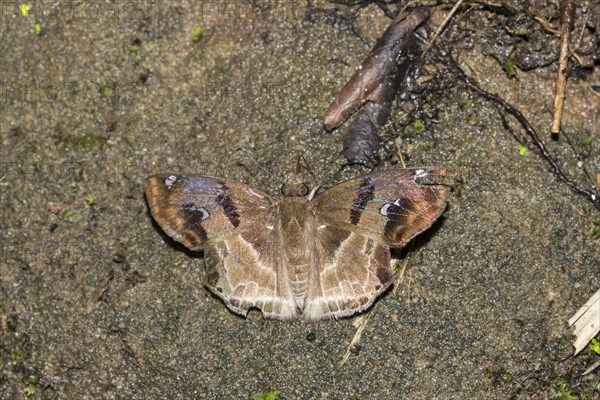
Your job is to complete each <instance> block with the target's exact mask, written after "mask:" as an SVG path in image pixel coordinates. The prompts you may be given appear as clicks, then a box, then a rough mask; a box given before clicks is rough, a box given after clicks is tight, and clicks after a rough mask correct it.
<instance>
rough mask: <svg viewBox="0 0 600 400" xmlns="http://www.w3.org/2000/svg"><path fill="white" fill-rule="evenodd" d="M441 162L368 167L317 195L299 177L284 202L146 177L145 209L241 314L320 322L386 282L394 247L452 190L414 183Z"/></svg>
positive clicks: (361, 305) (197, 181)
mask: <svg viewBox="0 0 600 400" xmlns="http://www.w3.org/2000/svg"><path fill="white" fill-rule="evenodd" d="M427 176H433V177H434V178H435V177H444V176H452V174H451V173H450V172H448V171H447V170H445V169H443V168H435V167H431V168H413V169H399V170H390V171H382V172H373V173H369V174H366V175H364V176H361V177H358V178H354V179H350V180H348V181H345V182H342V183H339V184H337V185H335V186H333V187H331V188H329V189H327V190H325V191H323V192H322V193H320V194H318V195H316V196H315V190H312V191H311V190H309V187H308V185H307V184H306V183H305V182H304V181H303V180H302V179H301V177H300V175H299V174H293V175H290V177H289V178H288V179H287V181H286V183H285V184H284V185H283V187H282V190H281V192H282V195H283V198H282V199H281V200H280V201H277V200H276V199H274V198H273V197H271V196H269V195H268V194H266V193H263V192H261V191H258V190H254V189H251V188H250V187H249V186H247V185H244V184H241V183H234V182H229V181H227V180H224V179H221V178H216V177H211V176H180V175H176V174H159V175H154V176H150V177H148V178H147V179H146V181H145V194H146V199H147V202H148V205H149V208H150V212H151V214H152V216H153V218H154V219H155V220H156V222H157V223H158V224H159V225H160V227H161V228H162V229H163V230H164V231H165V233H166V234H167V235H169V236H170V237H172V238H173V239H174V240H176V241H178V242H180V243H182V244H183V245H185V246H186V247H187V248H189V249H190V250H193V251H203V252H204V269H205V270H204V280H205V284H206V286H207V287H208V288H209V289H210V291H211V292H213V293H214V294H215V295H216V296H218V297H219V298H221V299H222V300H223V302H224V303H225V304H226V305H227V307H228V308H229V309H230V310H231V311H233V312H235V313H237V314H241V315H243V316H246V315H247V314H248V312H249V310H251V309H259V310H260V311H261V312H262V314H263V316H265V317H269V318H276V319H284V320H285V319H292V318H304V319H308V320H318V319H323V318H339V317H346V316H350V315H353V314H355V313H358V312H361V311H363V310H365V309H367V308H368V307H369V306H371V304H373V302H374V301H375V300H376V298H377V297H378V296H379V295H380V294H381V293H383V292H384V291H385V290H386V289H387V288H388V287H389V286H390V284H391V283H392V280H393V274H392V271H391V268H390V247H391V248H400V247H403V246H404V245H406V243H408V242H409V241H410V240H411V239H412V238H413V237H414V236H416V235H417V234H419V233H420V232H422V231H424V230H425V229H427V228H429V227H430V226H431V225H432V224H433V222H434V221H435V220H436V219H437V218H438V217H439V216H440V215H441V214H442V212H443V211H444V209H445V208H446V197H447V195H448V193H449V191H450V188H449V187H447V186H444V185H438V184H420V183H418V182H417V179H421V178H425V177H427Z"/></svg>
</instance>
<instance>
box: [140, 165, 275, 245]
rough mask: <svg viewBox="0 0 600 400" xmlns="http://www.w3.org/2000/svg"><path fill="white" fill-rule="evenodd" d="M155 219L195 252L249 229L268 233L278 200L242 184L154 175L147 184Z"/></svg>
mask: <svg viewBox="0 0 600 400" xmlns="http://www.w3.org/2000/svg"><path fill="white" fill-rule="evenodd" d="M145 193H146V199H147V200H148V204H149V206H150V212H151V213H152V216H153V217H154V219H155V220H156V222H158V224H159V225H160V226H161V228H162V229H163V230H164V231H165V232H166V233H167V235H169V236H171V237H172V238H173V239H175V240H177V241H178V242H180V243H182V244H184V245H185V246H186V247H188V248H189V249H191V250H203V249H204V246H205V243H206V242H207V241H210V240H215V239H222V238H224V237H226V236H228V235H232V234H233V235H235V234H236V233H240V232H242V231H244V230H247V229H253V230H255V229H265V227H266V226H267V225H268V224H269V223H272V220H273V218H274V215H273V212H274V211H273V207H274V205H275V200H274V199H273V198H271V197H270V196H269V195H267V194H265V193H261V192H259V191H254V190H252V189H250V188H249V187H248V186H246V185H242V184H240V183H233V182H227V181H225V180H222V179H219V178H213V177H207V176H189V177H184V176H179V175H175V174H160V175H154V176H151V177H149V178H147V179H146V182H145Z"/></svg>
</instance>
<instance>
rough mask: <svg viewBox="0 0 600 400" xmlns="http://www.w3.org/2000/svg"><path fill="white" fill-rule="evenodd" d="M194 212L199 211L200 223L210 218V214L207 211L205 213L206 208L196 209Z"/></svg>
mask: <svg viewBox="0 0 600 400" xmlns="http://www.w3.org/2000/svg"><path fill="white" fill-rule="evenodd" d="M196 211H200V212H201V213H202V221H204V220H206V219H208V217H210V214H209V212H208V211H206V208H204V207H200V208H196Z"/></svg>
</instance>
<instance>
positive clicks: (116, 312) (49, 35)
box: [0, 1, 600, 399]
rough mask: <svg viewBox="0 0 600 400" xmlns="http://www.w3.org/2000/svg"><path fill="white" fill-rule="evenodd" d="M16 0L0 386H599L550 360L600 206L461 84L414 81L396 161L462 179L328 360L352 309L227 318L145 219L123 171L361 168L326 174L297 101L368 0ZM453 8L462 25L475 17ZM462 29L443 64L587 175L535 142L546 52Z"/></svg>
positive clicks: (94, 393) (571, 124) (196, 261)
mask: <svg viewBox="0 0 600 400" xmlns="http://www.w3.org/2000/svg"><path fill="white" fill-rule="evenodd" d="M36 4H37V5H38V8H37V9H33V10H30V14H29V15H28V17H24V16H23V15H22V14H21V13H20V12H19V10H18V9H17V8H16V3H10V4H8V3H5V2H3V3H2V5H3V7H4V8H3V10H2V21H1V25H0V37H1V41H0V82H1V84H2V87H1V88H2V92H1V95H2V97H1V102H0V139H1V141H2V145H1V148H0V159H1V165H2V171H1V175H0V195H1V198H0V200H1V209H0V241H1V242H0V243H1V244H2V254H1V255H2V260H1V263H0V318H1V322H2V331H1V332H0V335H1V336H0V398H3V399H13V398H15V399H24V398H27V397H28V396H29V397H30V398H39V399H46V398H48V399H53V398H59V399H122V398H128V399H149V398H157V399H158V398H170V399H176V398H177V399H191V398H206V399H217V398H218V399H250V398H252V396H253V395H255V394H265V393H266V392H268V391H269V390H272V391H279V392H280V396H279V398H280V399H400V398H402V399H466V398H471V399H507V398H511V397H512V398H553V397H554V396H558V395H559V394H560V391H559V390H558V389H557V387H558V386H560V384H561V383H563V384H564V385H566V386H565V387H566V388H568V390H570V391H572V392H573V393H579V394H580V396H581V397H580V398H586V397H584V396H586V395H587V396H589V397H587V398H594V396H596V398H598V397H597V396H598V392H594V391H593V388H594V386H595V385H596V384H597V382H598V380H599V377H598V375H593V374H592V375H590V376H587V377H583V378H582V377H580V376H579V375H580V373H581V371H582V370H583V369H585V366H586V365H589V363H591V362H592V361H593V360H594V358H593V357H596V359H597V356H595V355H593V354H591V353H589V352H588V351H584V354H583V355H581V356H579V357H577V358H575V359H571V358H569V355H570V354H571V351H572V347H571V338H570V333H569V330H568V329H567V327H566V320H567V319H568V318H569V317H570V316H571V315H572V314H573V313H574V312H575V311H576V310H577V309H578V308H579V307H580V306H581V305H582V304H583V303H584V302H585V301H586V299H587V298H588V297H589V296H591V294H593V292H594V291H595V290H597V288H598V286H599V284H600V280H599V278H598V276H599V275H600V245H599V242H598V241H597V240H594V239H593V237H592V228H593V221H594V220H599V219H600V214H599V213H598V210H595V209H593V208H592V207H591V204H590V203H589V202H588V201H587V200H586V199H584V198H583V197H581V196H578V195H575V194H573V193H572V192H571V191H569V190H568V189H567V188H566V187H565V186H564V185H562V184H560V183H559V182H558V181H557V180H556V178H555V177H554V176H553V175H552V173H551V172H550V170H549V168H548V165H547V164H546V163H545V162H544V161H542V160H541V159H540V158H539V157H538V156H537V154H536V153H535V152H533V151H529V152H528V153H526V154H524V155H520V154H519V150H518V147H517V142H516V141H515V140H514V138H513V136H512V135H511V134H510V133H508V132H507V131H506V130H505V129H503V127H502V124H501V120H500V118H499V114H498V111H497V110H496V109H495V108H494V107H493V106H491V105H490V104H489V103H487V102H485V101H483V100H482V99H480V98H478V97H476V96H475V95H474V94H473V93H471V92H469V91H468V89H466V88H465V87H464V86H463V85H461V84H459V85H457V86H456V87H455V88H453V89H451V90H449V91H447V92H445V93H440V94H439V95H438V97H436V98H433V99H431V104H432V105H435V107H433V106H432V110H431V114H432V115H435V123H433V122H431V123H428V124H427V125H426V129H425V130H424V131H418V132H414V133H413V135H412V136H411V138H410V139H405V140H404V141H403V143H402V148H403V149H405V150H406V149H407V148H410V151H409V153H410V154H408V157H406V158H407V161H408V165H409V166H422V165H439V166H444V167H447V168H449V169H451V170H453V171H455V172H456V173H457V174H458V176H459V178H460V180H461V181H462V183H460V184H458V185H457V187H456V188H455V190H454V192H453V194H452V195H451V197H450V200H449V207H448V209H447V211H446V213H445V214H444V216H443V218H442V219H441V220H440V221H439V222H438V223H436V225H434V227H433V228H432V229H431V230H430V231H428V232H427V233H426V234H424V235H422V236H421V237H420V238H419V239H418V240H417V241H416V243H415V246H414V248H413V250H412V252H411V253H410V254H411V256H410V262H409V264H408V268H407V271H406V273H405V276H404V281H403V283H402V284H401V285H400V286H399V287H398V288H397V291H395V292H392V291H390V292H388V293H386V295H384V296H383V297H382V298H381V299H380V301H379V302H378V303H377V304H378V306H377V307H376V309H375V310H374V312H373V315H372V316H371V318H370V320H369V323H368V325H367V327H366V329H365V330H364V332H363V336H362V339H361V341H360V345H359V346H356V347H354V348H353V351H352V353H351V355H350V358H349V359H348V361H347V363H346V364H345V365H344V366H340V361H341V360H342V357H343V355H344V354H345V352H346V349H347V348H348V345H349V344H350V341H351V340H352V338H353V336H354V334H355V331H356V328H355V327H354V326H353V322H355V320H356V318H350V319H343V320H338V321H323V322H318V323H308V322H303V321H295V322H278V321H270V320H264V319H263V318H261V316H260V315H259V314H251V315H250V317H249V318H247V319H243V318H240V317H237V316H235V315H233V314H232V313H231V312H229V311H228V310H227V309H226V307H225V306H224V305H223V304H222V303H221V302H220V301H219V300H218V299H217V298H215V297H213V296H211V295H210V294H209V293H208V292H207V290H206V289H205V288H204V287H203V284H202V274H201V269H202V268H201V266H202V262H203V261H202V257H201V256H199V255H197V254H192V253H190V252H187V251H185V250H184V249H183V248H182V247H181V246H179V245H177V244H175V243H174V242H172V241H171V240H170V239H168V238H167V237H166V235H165V234H164V233H162V231H160V228H158V226H157V225H156V224H155V223H153V221H152V219H151V218H150V216H149V213H148V210H147V206H146V203H145V200H144V196H143V191H142V182H143V179H144V178H145V177H146V176H147V175H149V174H152V173H156V172H178V173H181V174H210V175H218V176H222V177H226V178H227V179H230V180H234V181H240V182H244V183H247V184H250V185H251V186H253V187H256V188H260V189H262V190H265V191H267V192H270V193H272V194H274V195H277V194H278V191H279V187H280V184H281V179H284V178H285V175H286V173H287V172H288V171H290V169H291V168H292V166H293V163H294V159H295V157H296V156H297V155H303V156H304V157H305V158H306V160H307V161H308V163H309V164H310V166H311V168H312V169H313V170H314V171H315V174H316V175H317V177H318V178H319V179H320V180H321V182H322V184H323V185H324V186H329V185H332V184H334V183H336V182H339V181H340V180H342V179H345V178H350V177H353V176H357V175H359V174H360V173H363V172H365V170H364V169H363V168H360V167H347V168H344V169H343V170H342V171H341V172H339V170H340V167H341V166H342V165H343V164H344V160H343V158H342V157H341V156H340V154H339V152H340V149H341V134H342V129H338V130H336V131H334V132H332V133H325V131H324V130H323V128H322V126H321V123H320V116H321V114H322V113H323V111H324V110H325V109H326V108H327V106H328V104H329V102H330V101H331V100H332V99H333V97H334V96H335V94H336V93H337V91H339V89H340V88H341V87H342V86H343V84H344V83H345V81H346V80H347V79H348V78H349V76H350V75H351V74H352V73H353V72H354V70H355V68H356V67H357V66H358V65H359V64H360V62H361V61H362V59H363V58H364V56H365V55H366V54H367V53H368V51H369V49H370V46H372V44H373V43H374V41H375V40H376V39H377V37H378V36H379V35H380V33H381V32H382V30H383V29H384V28H385V26H386V25H387V24H388V23H389V19H388V18H386V17H385V15H383V13H382V12H381V10H380V9H379V8H377V7H375V6H368V7H366V8H363V9H361V10H359V11H358V12H356V17H355V18H348V15H350V14H351V12H352V11H356V9H355V8H348V7H346V6H343V5H337V6H335V5H330V4H327V3H324V2H320V1H319V2H314V3H313V8H311V9H309V8H307V5H306V3H305V2H299V4H296V3H290V2H274V1H271V2H264V3H260V4H258V5H246V3H245V2H229V3H227V4H228V5H227V8H224V6H223V5H222V3H217V2H193V1H171V2H160V3H159V2H154V1H138V2H127V3H126V2H119V3H114V4H113V5H112V6H109V5H108V3H107V2H91V3H90V5H89V6H86V7H84V6H81V5H80V6H74V5H73V4H72V3H69V4H71V6H67V5H66V2H65V3H58V4H54V3H52V4H50V2H37V3H36ZM92 4H95V8H94V7H92ZM218 4H221V5H220V6H219V5H218ZM32 6H33V3H32ZM42 6H43V7H42ZM538 11H539V12H540V13H542V14H543V12H544V10H538ZM546 11H547V12H549V13H550V12H551V10H546ZM44 13H46V14H44ZM473 13H474V14H466V15H465V16H464V21H463V23H464V24H465V27H466V28H468V27H469V26H475V25H476V26H478V27H481V26H486V25H491V24H493V23H494V21H495V18H497V17H491V14H487V13H486V12H483V11H477V10H475V11H473ZM486 18H489V19H487V20H486ZM36 20H37V21H39V23H40V28H41V35H39V36H38V35H36V34H35V30H34V24H35V21H36ZM473 21H477V22H473ZM196 27H202V28H203V29H204V33H203V37H202V39H201V40H200V41H199V42H194V41H193V40H192V36H193V31H194V29H195V28H196ZM468 32H470V33H469V34H466V37H465V38H464V39H463V42H462V43H463V44H464V46H463V47H461V48H460V57H459V59H460V62H461V65H462V66H463V67H464V68H465V69H466V70H467V71H468V72H469V73H472V70H471V69H469V68H468V67H467V65H469V66H471V67H472V68H473V69H474V70H476V72H477V76H478V78H479V81H480V83H481V85H482V86H483V87H485V88H486V89H488V90H489V91H491V92H494V93H496V94H498V95H500V96H502V97H503V98H505V99H507V100H508V101H510V102H511V103H513V104H514V105H515V106H517V107H519V108H520V109H521V110H522V111H523V112H524V114H525V115H526V116H527V117H528V118H529V119H530V120H531V121H532V124H533V126H534V127H536V128H538V129H539V130H540V132H541V136H542V137H543V138H544V139H545V140H547V142H548V146H549V148H550V151H551V152H552V153H553V154H556V155H557V157H558V158H559V160H560V163H561V165H562V166H563V167H564V169H565V171H566V172H567V173H568V175H569V176H571V177H573V179H575V180H577V181H578V182H580V183H582V184H584V185H589V182H588V181H587V180H586V178H585V176H584V174H583V171H582V169H581V168H578V166H577V160H576V158H575V156H574V154H573V152H572V150H571V148H570V147H569V146H568V144H567V143H566V141H565V140H559V141H554V142H553V141H550V140H548V133H547V132H548V127H549V125H550V121H551V110H552V101H553V90H554V79H555V73H556V65H551V66H549V67H547V68H544V69H539V70H534V71H531V72H523V71H517V78H516V79H515V78H512V79H510V78H509V77H507V74H506V72H505V71H504V70H503V68H502V66H501V65H499V64H498V62H497V61H496V60H495V59H494V58H492V57H491V56H490V55H489V53H490V52H489V48H490V47H491V46H493V45H494V44H495V43H494V40H495V39H494V33H493V30H492V29H490V30H488V31H486V30H485V29H483V30H481V29H480V30H475V29H474V30H471V31H468ZM439 67H440V66H439V65H438V66H435V65H429V66H427V67H426V68H425V70H424V73H425V75H427V74H431V73H432V72H434V71H435V69H436V68H439ZM593 76H594V75H592V77H593ZM594 79H595V81H594V82H595V83H596V84H597V83H598V74H597V69H596V74H595V78H594ZM592 81H593V79H592ZM594 82H591V81H588V80H586V79H571V80H569V84H568V86H567V90H568V92H569V97H568V99H567V101H566V106H565V107H566V112H565V115H564V123H563V127H564V129H566V130H567V131H568V132H570V133H571V134H572V136H573V140H574V142H575V143H576V144H577V146H578V148H579V149H580V150H582V151H583V153H584V157H585V162H586V164H587V165H588V166H589V168H590V169H591V170H592V171H594V172H595V173H596V172H598V171H600V136H598V133H599V132H598V126H599V124H598V123H599V121H598V110H599V109H600V102H599V98H598V97H597V96H594V95H593V94H592V93H591V91H590V89H589V85H590V84H591V83H594ZM402 117H403V112H402V111H400V109H398V111H397V112H396V113H395V114H394V115H393V117H392V118H393V121H394V120H401V119H402ZM513 127H514V129H515V130H516V131H517V132H520V131H519V128H518V127H517V125H516V124H513ZM395 134H397V131H396V129H395V128H394V125H389V126H387V127H386V128H385V129H384V135H387V137H392V135H395ZM590 135H595V137H594V138H593V140H592V142H591V145H588V146H586V147H584V148H583V147H581V146H579V143H580V142H581V141H582V140H583V139H584V138H586V137H588V136H590ZM390 143H391V142H390ZM239 147H243V148H244V149H246V150H247V152H248V153H249V154H251V155H252V157H253V158H254V159H256V160H257V162H258V163H260V164H261V165H262V166H264V167H265V168H266V170H268V171H271V172H272V174H271V175H269V174H267V173H266V172H265V171H263V170H261V169H259V168H258V167H257V165H256V163H255V162H253V161H251V160H250V159H249V158H248V157H246V156H244V155H243V154H241V153H240V152H238V151H237V150H236V149H238V148H239ZM406 153H407V152H406V151H405V155H406ZM397 167H398V162H397V160H395V159H391V160H390V161H386V162H384V163H382V164H381V165H379V166H378V168H379V169H386V168H397ZM399 256H400V257H402V259H403V260H404V259H406V254H405V253H402V254H399Z"/></svg>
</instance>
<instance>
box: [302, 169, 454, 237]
mask: <svg viewBox="0 0 600 400" xmlns="http://www.w3.org/2000/svg"><path fill="white" fill-rule="evenodd" d="M427 176H433V177H436V176H437V177H444V176H452V174H451V173H449V172H448V171H447V170H445V169H443V168H413V169H400V170H392V171H383V172H375V173H371V174H368V175H364V176H362V177H359V178H356V179H351V180H348V181H346V182H342V183H340V184H338V185H336V186H333V187H332V188H330V189H328V190H326V191H325V192H323V193H322V194H320V195H319V196H317V197H316V198H315V199H314V200H313V202H314V205H315V208H316V214H317V218H318V221H319V223H321V224H332V225H335V226H338V227H340V228H342V229H345V230H348V231H351V232H356V233H358V234H361V235H364V236H367V237H369V238H372V239H374V240H376V241H378V242H381V243H384V244H386V245H387V246H390V247H402V246H404V245H405V244H406V243H407V242H408V241H409V240H410V239H412V238H413V237H414V236H416V235H417V234H419V233H420V232H422V231H424V230H425V229H427V228H429V227H430V226H431V225H432V224H433V222H434V221H435V220H436V219H437V218H438V217H439V216H440V214H441V213H442V212H443V211H444V209H445V208H446V197H447V195H448V193H449V191H450V188H449V187H447V186H443V185H429V184H427V185H425V184H419V183H417V182H416V179H418V178H425V177H427Z"/></svg>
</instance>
